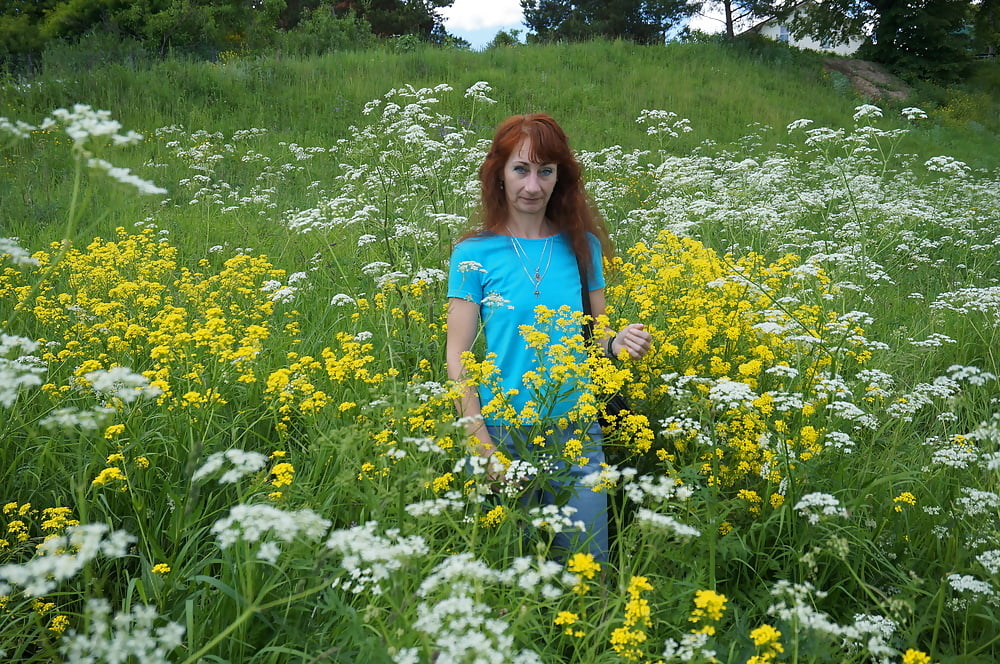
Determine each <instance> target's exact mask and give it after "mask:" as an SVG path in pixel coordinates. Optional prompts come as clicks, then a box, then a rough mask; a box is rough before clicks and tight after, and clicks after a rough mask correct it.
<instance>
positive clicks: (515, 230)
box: [503, 216, 557, 240]
mask: <svg viewBox="0 0 1000 664" xmlns="http://www.w3.org/2000/svg"><path fill="white" fill-rule="evenodd" d="M503 232H504V233H506V234H507V235H513V236H514V237H520V238H524V239H528V240H532V239H537V238H545V237H551V236H553V235H555V234H556V233H557V229H556V227H555V224H553V223H552V222H551V221H549V220H548V219H546V218H545V217H544V216H542V217H539V218H524V217H520V218H516V217H509V218H508V219H507V223H506V224H505V225H504V227H503Z"/></svg>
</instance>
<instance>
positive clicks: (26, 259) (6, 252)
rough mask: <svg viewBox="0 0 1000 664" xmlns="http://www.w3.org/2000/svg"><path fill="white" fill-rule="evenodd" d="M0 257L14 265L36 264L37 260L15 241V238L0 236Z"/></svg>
mask: <svg viewBox="0 0 1000 664" xmlns="http://www.w3.org/2000/svg"><path fill="white" fill-rule="evenodd" d="M0 258H3V259H5V260H8V261H10V262H11V263H13V264H14V265H38V261H37V260H35V259H34V258H32V257H31V254H29V253H28V252H27V251H25V250H24V249H23V248H21V245H19V244H18V243H17V238H13V237H0Z"/></svg>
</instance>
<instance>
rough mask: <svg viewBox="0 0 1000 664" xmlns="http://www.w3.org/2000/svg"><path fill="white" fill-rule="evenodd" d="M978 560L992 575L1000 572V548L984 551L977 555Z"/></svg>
mask: <svg viewBox="0 0 1000 664" xmlns="http://www.w3.org/2000/svg"><path fill="white" fill-rule="evenodd" d="M976 560H977V561H978V562H979V564H980V565H982V566H983V568H984V569H985V570H986V571H987V572H989V573H990V574H991V575H993V576H997V575H998V574H1000V550H998V549H990V550H989V551H983V552H982V553H980V554H979V555H978V556H976Z"/></svg>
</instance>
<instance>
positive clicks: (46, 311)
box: [0, 228, 284, 408]
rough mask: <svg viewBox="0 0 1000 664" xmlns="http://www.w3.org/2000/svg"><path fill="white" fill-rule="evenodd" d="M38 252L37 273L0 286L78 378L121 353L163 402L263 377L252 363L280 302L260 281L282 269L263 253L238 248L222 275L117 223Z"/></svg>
mask: <svg viewBox="0 0 1000 664" xmlns="http://www.w3.org/2000/svg"><path fill="white" fill-rule="evenodd" d="M34 258H35V259H36V260H38V262H39V264H40V266H39V267H38V268H37V270H38V272H37V273H36V274H30V273H27V272H26V271H19V272H12V271H9V270H8V271H5V272H4V273H3V274H2V275H0V289H8V290H9V292H10V293H11V294H13V295H14V296H15V297H16V298H17V303H16V304H17V307H18V308H19V309H21V310H23V311H27V312H30V313H31V314H33V315H34V317H35V318H36V319H37V320H39V321H44V323H45V330H46V334H47V335H48V336H49V337H50V338H49V339H47V340H44V341H47V342H48V343H47V344H46V348H47V351H46V353H45V355H44V356H43V359H44V360H46V361H48V362H50V363H53V364H59V363H65V364H67V365H69V366H73V364H74V363H75V364H76V370H75V371H74V372H73V374H74V376H75V383H76V384H77V385H81V386H84V387H86V381H84V379H83V375H84V374H86V373H88V372H90V371H94V370H96V369H106V368H110V367H111V366H113V365H114V363H115V358H118V357H122V356H127V357H129V358H132V359H133V360H134V361H133V362H132V363H131V364H132V368H134V369H142V371H143V373H144V374H145V375H146V376H147V377H148V378H150V379H151V381H152V383H153V384H154V385H155V386H157V387H159V388H161V389H162V390H163V394H162V395H161V397H160V399H161V403H167V404H169V406H170V407H178V408H190V407H203V406H205V405H207V404H212V403H223V402H224V401H225V400H224V399H223V397H222V396H221V395H220V394H219V393H218V391H217V389H218V388H217V387H214V386H217V385H221V384H225V383H226V382H227V381H230V380H231V381H233V382H253V381H255V380H256V377H255V375H254V373H253V362H252V361H253V360H254V358H256V357H257V355H258V354H259V353H260V352H262V350H263V349H264V342H265V341H266V340H267V339H268V337H270V336H271V334H272V327H273V326H272V324H271V322H270V319H271V317H272V314H273V313H274V308H275V303H274V302H272V301H271V300H270V299H269V298H268V297H266V294H264V293H262V290H261V289H262V285H263V284H264V282H265V281H267V280H274V279H280V278H281V277H283V276H284V272H283V271H281V270H276V269H274V268H273V267H271V265H270V264H269V263H268V261H267V260H266V259H265V258H262V257H253V256H247V255H238V256H235V257H233V258H231V259H229V260H227V261H226V262H225V263H224V265H223V266H222V269H221V270H220V271H219V272H218V273H216V274H207V273H202V272H198V271H192V270H190V269H187V268H183V267H180V266H179V265H178V263H177V250H176V248H175V247H173V246H171V245H170V244H169V243H168V242H162V241H159V239H158V238H157V235H156V232H155V231H154V230H153V229H149V228H147V229H144V230H141V231H140V232H138V233H136V234H129V233H127V232H126V231H125V230H124V229H121V228H119V229H118V230H117V237H116V239H115V240H103V239H95V240H94V241H93V242H91V243H90V244H89V245H87V246H86V247H84V248H82V249H78V248H74V247H69V248H67V249H66V250H65V251H63V248H62V247H61V246H60V245H53V246H52V248H51V249H50V251H47V252H45V251H43V252H37V253H36V254H35V255H34ZM31 280H34V281H35V283H33V284H32V283H30V281H31ZM65 389H66V387H56V386H52V385H50V386H48V387H47V390H46V391H48V392H50V393H58V392H61V391H65Z"/></svg>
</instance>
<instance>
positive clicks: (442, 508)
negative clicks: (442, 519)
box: [404, 491, 465, 518]
mask: <svg viewBox="0 0 1000 664" xmlns="http://www.w3.org/2000/svg"><path fill="white" fill-rule="evenodd" d="M404 509H405V510H406V513H407V514H409V515H410V516H412V517H415V518H416V517H421V516H440V515H442V514H444V513H445V512H448V511H454V512H461V511H463V510H464V509H465V501H464V500H462V493H461V492H460V491H448V492H447V493H445V494H444V496H443V497H441V498H431V499H429V500H422V501H420V502H419V503H410V504H409V505H407V506H406V507H405V508H404Z"/></svg>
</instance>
